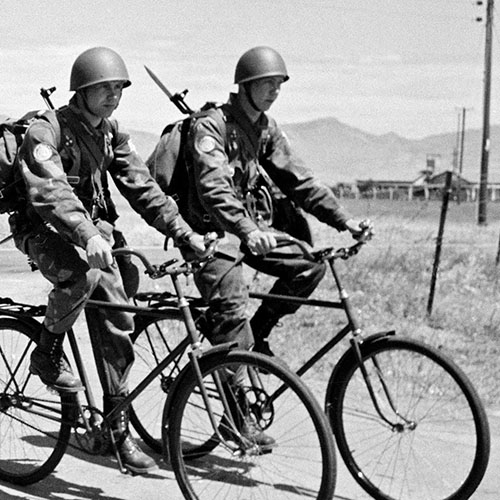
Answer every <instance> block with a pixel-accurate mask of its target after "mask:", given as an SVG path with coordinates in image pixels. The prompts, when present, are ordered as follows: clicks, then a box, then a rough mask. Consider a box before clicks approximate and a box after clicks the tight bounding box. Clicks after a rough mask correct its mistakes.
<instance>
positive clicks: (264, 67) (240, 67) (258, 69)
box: [234, 47, 289, 84]
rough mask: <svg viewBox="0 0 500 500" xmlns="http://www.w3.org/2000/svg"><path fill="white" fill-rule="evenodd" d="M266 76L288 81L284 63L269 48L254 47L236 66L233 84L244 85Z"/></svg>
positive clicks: (276, 53)
mask: <svg viewBox="0 0 500 500" xmlns="http://www.w3.org/2000/svg"><path fill="white" fill-rule="evenodd" d="M267 76H282V77H283V78H284V81H285V82H286V81H287V80H288V79H289V76H288V72H287V70H286V66H285V61H283V58H282V57H281V56H280V55H279V54H278V52H276V51H275V50H274V49H272V48H271V47H254V48H253V49H250V50H247V51H246V52H245V53H244V54H243V55H242V56H241V57H240V59H239V61H238V64H236V71H235V72H234V83H238V84H239V83H245V82H250V81H252V80H257V79H259V78H265V77H267Z"/></svg>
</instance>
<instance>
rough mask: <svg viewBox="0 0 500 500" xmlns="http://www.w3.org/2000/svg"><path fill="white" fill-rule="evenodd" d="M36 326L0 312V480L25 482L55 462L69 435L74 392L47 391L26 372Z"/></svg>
mask: <svg viewBox="0 0 500 500" xmlns="http://www.w3.org/2000/svg"><path fill="white" fill-rule="evenodd" d="M37 339H38V333H37V331H36V330H35V329H34V328H33V327H31V326H29V325H28V324H27V323H26V322H24V321H22V320H19V319H15V318H0V480H3V481H7V482H9V483H13V484H18V485H29V484H33V483H35V482H37V481H40V480H42V479H44V478H45V477H47V476H48V475H49V474H50V473H51V472H52V471H53V470H54V469H55V468H56V467H57V465H58V464H59V462H60V461H61V458H62V457H63V455H64V453H65V451H66V448H67V446H68V443H69V440H70V436H71V428H72V425H71V422H72V421H73V415H74V413H73V410H74V408H75V406H76V405H75V395H74V394H64V393H51V392H49V391H48V390H47V387H46V386H45V385H44V384H43V383H42V382H41V381H40V379H39V378H38V377H37V376H35V375H32V374H31V373H30V372H29V364H30V354H31V350H32V348H33V347H34V346H35V344H36V341H37Z"/></svg>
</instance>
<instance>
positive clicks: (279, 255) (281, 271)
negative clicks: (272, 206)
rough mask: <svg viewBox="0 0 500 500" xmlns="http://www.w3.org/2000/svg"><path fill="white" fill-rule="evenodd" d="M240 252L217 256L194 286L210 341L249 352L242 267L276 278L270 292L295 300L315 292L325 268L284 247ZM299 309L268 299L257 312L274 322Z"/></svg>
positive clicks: (250, 344) (246, 295)
mask: <svg viewBox="0 0 500 500" xmlns="http://www.w3.org/2000/svg"><path fill="white" fill-rule="evenodd" d="M241 252H242V254H241V257H239V258H235V257H234V256H231V255H229V254H227V255H226V254H223V253H217V254H216V257H215V258H214V259H212V260H211V261H209V262H208V263H207V264H206V265H205V266H204V267H203V269H202V270H200V271H198V272H197V273H196V274H195V283H196V286H197V287H198V290H199V291H200V294H201V296H202V297H203V299H204V300H205V301H206V302H207V304H208V305H209V309H208V318H207V319H208V324H209V328H208V330H209V340H210V341H211V342H212V343H214V344H220V343H224V342H236V343H238V346H239V347H241V348H243V349H249V348H250V347H251V346H252V345H253V343H254V337H253V333H252V329H251V327H250V321H249V319H248V317H247V314H246V311H247V306H248V299H249V295H248V293H249V291H248V285H247V284H246V283H245V281H244V276H243V264H247V265H249V266H250V267H252V268H254V269H255V270H257V271H259V272H262V273H264V274H268V275H271V276H274V277H276V278H278V279H277V280H276V281H275V283H274V285H273V286H272V288H271V290H270V292H269V293H272V294H278V295H292V296H295V297H308V296H309V295H310V294H311V293H312V292H313V291H314V290H315V289H316V287H317V286H318V284H319V283H320V281H321V280H322V279H323V277H324V275H325V272H326V265H325V264H324V263H318V262H310V261H308V260H306V259H304V258H303V257H302V256H301V255H298V254H294V253H293V251H292V249H291V248H287V247H284V248H282V249H280V250H279V251H276V252H272V253H270V254H268V255H266V256H256V255H252V254H251V253H250V252H249V251H248V249H246V248H243V247H242V248H241ZM299 307H300V304H292V303H287V302H283V301H277V300H271V299H267V300H264V301H263V302H262V304H261V307H260V309H261V311H262V310H264V311H265V312H266V315H267V316H268V317H269V318H270V319H271V320H275V321H277V320H279V318H281V317H283V316H284V315H286V314H293V313H294V312H295V311H297V309H298V308H299Z"/></svg>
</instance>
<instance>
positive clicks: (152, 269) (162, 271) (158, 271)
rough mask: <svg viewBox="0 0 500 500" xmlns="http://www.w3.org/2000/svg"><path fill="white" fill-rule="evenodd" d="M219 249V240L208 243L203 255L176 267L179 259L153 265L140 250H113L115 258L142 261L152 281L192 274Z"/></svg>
mask: <svg viewBox="0 0 500 500" xmlns="http://www.w3.org/2000/svg"><path fill="white" fill-rule="evenodd" d="M216 247H217V240H213V241H210V242H208V246H207V248H206V250H205V252H204V253H203V254H202V255H193V258H192V259H191V258H190V259H189V260H185V261H184V262H181V263H179V264H178V265H177V266H175V267H174V264H176V263H177V262H179V260H178V259H176V258H174V259H171V260H168V261H166V262H163V263H162V264H159V265H157V264H152V263H151V262H150V261H149V259H148V258H147V257H146V256H145V255H144V253H142V252H141V251H140V250H135V249H133V248H128V247H123V248H117V249H114V250H112V254H113V255H114V256H118V255H135V256H136V257H138V258H139V259H140V261H141V262H142V264H143V265H144V268H145V273H146V274H147V275H148V276H149V277H150V278H151V279H159V278H163V277H164V276H167V275H169V276H170V275H179V274H191V273H192V272H193V271H194V270H195V269H198V268H199V267H200V266H203V264H204V263H206V262H208V261H209V260H210V259H212V258H213V256H214V253H215V249H216Z"/></svg>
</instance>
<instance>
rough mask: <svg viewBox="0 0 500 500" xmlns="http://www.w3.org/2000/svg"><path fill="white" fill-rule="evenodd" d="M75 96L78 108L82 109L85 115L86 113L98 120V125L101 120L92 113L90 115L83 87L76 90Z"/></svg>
mask: <svg viewBox="0 0 500 500" xmlns="http://www.w3.org/2000/svg"><path fill="white" fill-rule="evenodd" d="M76 95H77V99H78V104H79V106H81V107H83V111H85V113H88V114H89V115H91V116H92V117H95V118H96V119H97V120H98V123H100V122H101V120H102V118H101V117H100V116H97V115H95V114H94V113H92V111H91V110H90V108H89V105H88V101H87V95H86V92H85V87H84V88H83V89H79V90H77V91H76ZM97 120H96V122H97Z"/></svg>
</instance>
